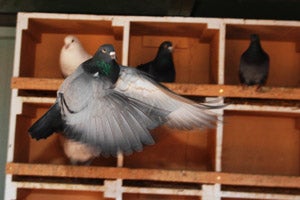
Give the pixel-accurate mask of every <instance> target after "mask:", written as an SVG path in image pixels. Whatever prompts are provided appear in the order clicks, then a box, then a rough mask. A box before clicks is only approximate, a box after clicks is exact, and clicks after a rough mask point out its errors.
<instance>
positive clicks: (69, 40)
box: [64, 35, 81, 49]
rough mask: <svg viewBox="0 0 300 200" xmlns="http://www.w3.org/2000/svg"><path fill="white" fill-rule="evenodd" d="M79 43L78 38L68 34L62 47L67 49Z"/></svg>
mask: <svg viewBox="0 0 300 200" xmlns="http://www.w3.org/2000/svg"><path fill="white" fill-rule="evenodd" d="M78 45H81V43H80V41H79V39H78V38H77V37H75V36H73V35H68V36H67V37H65V39H64V48H65V49H69V48H72V47H74V46H78Z"/></svg>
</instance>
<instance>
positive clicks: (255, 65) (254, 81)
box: [239, 34, 270, 89]
mask: <svg viewBox="0 0 300 200" xmlns="http://www.w3.org/2000/svg"><path fill="white" fill-rule="evenodd" d="M269 64H270V59H269V55H268V54H267V53H266V52H265V51H264V50H263V48H262V47H261V44H260V39H259V36H258V35H256V34H252V35H251V42H250V45H249V47H248V49H247V50H246V51H245V52H244V53H243V54H242V56H241V59H240V67H239V77H240V82H241V84H242V85H247V86H252V85H258V89H259V88H260V87H261V86H263V85H265V83H266V81H267V78H268V73H269Z"/></svg>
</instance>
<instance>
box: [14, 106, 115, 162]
mask: <svg viewBox="0 0 300 200" xmlns="http://www.w3.org/2000/svg"><path fill="white" fill-rule="evenodd" d="M49 107H50V104H35V103H25V104H24V105H23V112H22V115H20V116H19V117H18V121H17V124H16V126H17V131H16V132H17V134H16V143H15V159H14V160H15V161H16V162H29V163H47V164H67V165H68V164H70V162H69V160H68V158H67V157H66V156H65V154H64V151H63V148H62V146H63V141H64V140H63V137H62V136H61V135H59V134H53V135H51V136H50V137H48V138H47V139H41V140H38V141H37V140H35V139H31V137H30V135H29V134H28V129H29V127H30V126H31V125H32V124H33V123H34V122H35V121H36V120H38V119H39V118H40V117H41V116H42V115H43V114H44V113H46V111H47V110H48V109H49ZM92 165H97V166H99V165H100V166H116V158H114V157H109V158H104V157H99V158H97V159H95V160H94V161H93V162H92Z"/></svg>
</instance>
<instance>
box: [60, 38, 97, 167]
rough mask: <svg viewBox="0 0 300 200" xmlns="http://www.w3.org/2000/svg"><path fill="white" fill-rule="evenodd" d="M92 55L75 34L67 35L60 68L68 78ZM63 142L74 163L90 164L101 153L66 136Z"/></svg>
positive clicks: (62, 49)
mask: <svg viewBox="0 0 300 200" xmlns="http://www.w3.org/2000/svg"><path fill="white" fill-rule="evenodd" d="M91 57H92V55H90V54H89V53H88V52H86V50H85V49H84V48H83V46H82V44H81V42H80V40H79V39H78V38H77V37H75V36H74V35H68V36H66V37H65V39H64V46H63V47H62V48H61V51H60V59H59V62H60V69H61V72H62V74H63V76H64V77H65V78H66V77H67V76H69V75H70V74H72V73H73V72H74V71H75V70H76V69H77V67H78V66H79V65H80V64H81V63H83V62H84V61H86V60H88V59H90V58H91ZM61 143H62V146H63V149H64V153H65V155H66V156H67V157H68V158H69V160H70V162H71V163H72V164H79V163H86V164H89V163H90V162H91V161H92V160H93V159H94V158H95V157H98V156H99V155H100V152H99V151H98V150H96V149H93V148H92V147H90V146H87V145H85V144H83V143H80V142H77V141H74V140H70V139H67V138H65V137H63V138H61Z"/></svg>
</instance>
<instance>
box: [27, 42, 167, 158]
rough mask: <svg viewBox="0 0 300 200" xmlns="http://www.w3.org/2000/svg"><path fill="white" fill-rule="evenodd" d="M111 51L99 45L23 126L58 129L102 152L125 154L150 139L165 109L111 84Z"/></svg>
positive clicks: (35, 133) (40, 131)
mask: <svg viewBox="0 0 300 200" xmlns="http://www.w3.org/2000/svg"><path fill="white" fill-rule="evenodd" d="M114 54H115V53H114V52H108V50H106V45H103V46H101V47H100V48H99V49H98V51H97V52H96V53H95V55H94V56H93V58H91V59H89V60H87V61H85V62H84V63H82V64H81V65H80V66H79V67H78V68H77V69H76V70H75V72H74V73H72V74H71V75H70V76H68V77H67V78H66V79H65V80H64V82H63V83H62V85H61V86H60V88H59V90H58V92H57V99H56V102H55V103H54V105H53V106H52V107H51V108H50V109H49V110H48V111H47V112H46V113H45V114H44V115H43V116H42V117H41V118H40V119H39V120H38V121H37V122H35V123H34V124H33V125H32V126H31V127H30V128H29V130H28V131H29V133H30V135H31V137H32V138H35V139H37V140H38V139H42V138H47V137H49V136H50V135H52V134H53V133H54V132H62V134H64V136H65V137H66V138H68V139H71V140H75V141H78V142H80V143H83V144H87V145H88V146H90V147H92V148H93V149H95V150H97V151H98V152H101V154H103V155H104V156H108V155H115V156H116V155H117V153H118V152H122V153H124V154H130V153H132V152H133V151H141V150H142V147H143V145H144V144H146V145H150V144H153V143H154V141H153V138H152V136H151V135H150V133H149V130H151V129H153V128H155V127H157V126H159V125H161V124H162V123H163V122H164V121H163V120H164V119H165V116H166V115H167V114H168V113H169V112H168V111H166V110H161V109H157V108H155V107H153V106H149V105H147V104H145V103H143V102H141V101H138V100H136V99H132V98H130V97H127V96H126V95H124V94H122V93H120V92H118V91H116V90H115V89H114V84H115V83H116V81H117V80H118V77H119V72H120V67H119V65H118V64H117V63H116V62H115V60H114V59H111V56H114Z"/></svg>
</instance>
